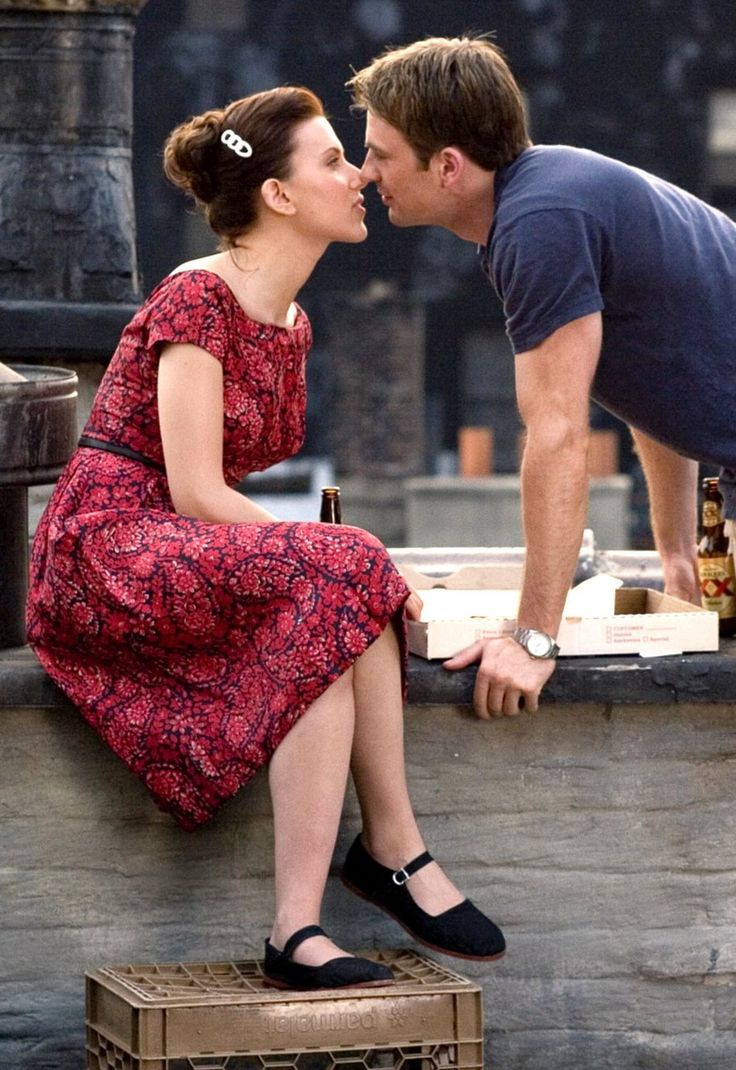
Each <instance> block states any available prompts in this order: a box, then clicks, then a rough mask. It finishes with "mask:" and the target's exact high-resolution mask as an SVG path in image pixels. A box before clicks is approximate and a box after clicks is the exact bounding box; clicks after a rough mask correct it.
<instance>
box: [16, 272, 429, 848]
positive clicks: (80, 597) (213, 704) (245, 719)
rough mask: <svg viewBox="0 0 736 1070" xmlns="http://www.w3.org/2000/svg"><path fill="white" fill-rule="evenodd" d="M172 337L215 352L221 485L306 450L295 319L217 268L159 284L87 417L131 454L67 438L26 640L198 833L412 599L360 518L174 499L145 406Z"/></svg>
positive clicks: (304, 346) (101, 436)
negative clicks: (209, 517)
mask: <svg viewBox="0 0 736 1070" xmlns="http://www.w3.org/2000/svg"><path fill="white" fill-rule="evenodd" d="M166 342H190V343H193V344H195V345H198V346H201V347H202V348H203V349H206V350H207V351H208V352H209V353H211V354H212V356H214V357H215V358H216V359H217V360H218V361H220V363H221V364H222V367H223V373H224V405H225V426H224V460H223V468H224V473H225V478H226V481H227V482H228V484H229V485H231V486H232V485H234V484H236V483H238V482H239V481H240V480H241V479H242V478H243V477H244V476H245V475H246V474H247V473H248V472H253V471H257V470H261V469H264V468H267V467H268V466H269V465H271V464H274V463H275V462H276V461H279V460H282V459H284V458H285V457H289V456H291V455H292V454H294V453H295V452H296V451H297V450H298V449H299V447H300V445H301V443H302V440H303V436H304V412H305V376H304V366H305V361H306V356H307V353H308V350H309V346H310V344H311V329H310V326H309V321H308V320H307V317H306V316H305V314H304V312H302V310H301V309H299V311H298V318H297V322H296V324H295V326H294V327H293V328H291V329H287V328H280V327H275V326H266V325H263V324H260V323H256V322H254V321H253V320H251V319H249V318H248V317H247V316H246V314H245V313H244V312H243V310H242V308H241V307H240V305H239V304H238V303H237V301H236V300H235V297H234V295H233V294H232V292H231V290H230V289H229V287H228V286H227V284H226V283H225V282H224V281H223V280H222V279H220V278H219V276H217V275H214V274H212V273H211V272H208V271H184V272H181V273H179V274H175V275H170V276H168V277H167V278H166V279H164V280H163V282H161V283H160V284H159V285H158V286H157V287H156V289H155V290H154V291H153V293H152V294H151V295H150V297H149V299H148V300H147V301H146V302H145V304H144V305H143V306H142V307H141V309H140V310H139V311H138V313H137V314H136V316H135V317H134V319H133V320H132V321H131V323H130V324H129V326H128V327H127V328H126V330H125V331H124V333H123V336H122V338H121V341H120V344H119V346H118V349H117V350H116V352H115V355H114V356H113V358H112V360H111V362H110V365H109V367H108V369H107V372H106V374H105V376H104V378H103V381H102V383H101V385H100V389H99V391H98V394H97V397H96V398H95V401H94V404H93V407H92V411H91V414H90V417H89V420H88V422H87V425H86V427H85V429H84V434H85V436H88V437H91V438H93V439H94V440H97V441H100V442H102V443H110V444H113V445H114V446H115V447H116V448H118V449H120V448H122V449H123V450H128V451H133V454H134V456H133V457H130V456H123V455H121V454H120V453H112V452H107V451H104V450H102V449H98V448H89V447H84V446H80V448H79V449H77V451H76V453H75V454H74V456H73V457H72V459H71V461H70V462H69V464H68V466H67V468H66V469H65V471H64V473H63V474H62V476H61V478H60V480H59V482H58V484H57V486H56V488H55V491H54V494H53V496H52V498H51V501H50V502H49V505H48V508H47V510H46V512H45V514H44V516H43V518H42V520H41V523H40V525H39V528H38V531H37V533H36V537H35V539H34V545H33V553H32V563H31V590H30V595H29V599H28V639H29V642H30V644H31V645H32V647H33V648H34V650H35V651H36V653H37V655H38V657H39V659H40V660H41V662H42V664H43V665H44V667H45V669H46V671H47V672H48V674H49V675H50V676H51V678H52V679H53V680H54V681H55V682H56V683H57V684H58V685H59V687H61V689H62V690H63V691H64V692H65V693H66V694H67V695H68V696H69V697H70V699H71V700H72V702H74V703H75V705H76V706H78V708H79V709H80V710H81V712H82V714H83V715H84V716H85V718H86V719H87V720H88V721H89V723H90V724H91V725H92V726H93V728H94V729H95V730H96V731H97V732H98V733H99V734H100V735H101V736H102V738H103V739H104V740H105V742H106V743H108V744H109V746H110V747H111V748H112V749H113V750H114V751H115V753H116V754H117V755H118V756H119V757H120V758H122V759H123V761H124V762H126V764H127V765H128V766H129V767H130V768H131V769H132V770H133V771H134V772H135V773H136V774H137V775H138V776H139V777H140V778H141V779H142V780H143V782H144V784H145V785H146V787H147V788H148V789H149V791H150V792H151V794H152V795H153V797H154V799H155V800H156V802H157V803H158V804H159V806H161V807H162V809H164V810H167V811H169V812H171V813H172V814H173V815H174V817H175V818H176V819H177V820H178V821H179V823H180V824H181V825H183V826H184V827H185V828H194V827H196V826H197V825H199V824H201V823H202V822H204V821H206V820H208V818H210V817H211V816H212V814H213V813H214V812H215V810H216V809H217V807H218V806H219V805H220V804H221V803H222V802H223V801H224V800H226V799H227V798H229V797H230V796H231V795H233V794H234V792H236V791H237V790H238V788H240V787H241V786H242V785H243V784H244V783H245V782H246V781H247V780H248V779H249V778H250V777H251V776H253V774H254V773H255V772H256V770H257V769H259V768H260V767H261V766H262V765H264V764H265V763H266V762H267V761H268V760H269V758H270V756H271V754H272V753H273V751H274V750H275V749H276V747H277V746H278V745H279V743H280V742H281V740H282V739H283V738H284V736H285V735H286V733H287V732H288V731H289V729H290V728H291V727H292V725H293V724H294V723H295V722H296V720H297V719H298V718H299V717H300V716H301V714H303V713H304V712H305V710H306V709H307V708H308V707H309V706H310V705H311V704H312V703H313V702H314V701H315V699H316V698H318V696H319V695H320V694H321V693H322V692H323V691H324V690H325V689H326V688H327V687H328V686H329V684H330V683H332V682H333V681H334V680H335V679H336V678H337V677H338V676H340V675H341V674H342V673H343V672H345V670H346V669H347V668H348V667H349V666H350V665H351V664H352V663H353V662H354V661H355V660H356V658H357V657H359V656H360V654H362V653H363V652H364V651H365V649H366V648H367V647H368V646H369V644H370V643H371V642H373V640H375V639H376V638H377V636H378V635H379V634H380V633H381V631H382V630H383V628H384V627H385V626H386V624H387V623H388V622H389V621H390V620H391V619H392V618H394V617H395V616H396V615H397V614H399V611H400V609H401V607H402V605H403V602H404V600H405V599H406V597H407V593H408V592H407V589H406V586H405V584H404V582H403V580H402V579H401V577H400V576H399V574H398V573H397V571H396V569H395V568H394V566H393V565H392V563H391V561H390V559H389V557H388V554H387V553H386V550H385V549H384V547H383V546H382V545H381V543H380V542H378V540H377V539H375V538H374V537H373V536H372V535H369V534H368V533H367V532H365V531H362V530H360V529H358V528H352V527H348V526H344V525H340V526H338V525H331V524H319V523H293V522H292V523H285V522H273V523H250V524H214V523H208V522H205V521H202V520H195V519H192V518H191V517H186V516H181V515H179V514H178V513H176V512H175V511H174V507H173V505H172V502H171V497H170V495H169V488H168V484H167V481H166V475H165V470H164V468H163V453H162V448H161V438H160V433H159V426H158V412H157V405H156V377H157V368H158V354H159V351H160V347H161V345H162V343H166ZM193 449H196V444H193ZM139 457H142V458H145V461H144V460H141V459H138V458H139ZM146 462H147V463H146Z"/></svg>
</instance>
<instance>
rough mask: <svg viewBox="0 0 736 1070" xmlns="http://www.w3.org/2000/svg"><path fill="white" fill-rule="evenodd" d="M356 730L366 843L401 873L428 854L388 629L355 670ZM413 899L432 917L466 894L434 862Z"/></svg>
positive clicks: (415, 885)
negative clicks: (408, 767)
mask: <svg viewBox="0 0 736 1070" xmlns="http://www.w3.org/2000/svg"><path fill="white" fill-rule="evenodd" d="M353 693H354V695H355V729H354V732H353V750H352V757H351V770H352V774H353V779H354V781H355V787H356V790H357V793H358V799H359V802H360V809H361V814H362V817H363V842H364V844H365V846H366V849H367V850H368V851H369V852H370V854H371V855H373V857H374V858H375V859H376V861H378V862H380V863H381V864H382V865H384V866H391V867H392V868H396V869H398V868H399V867H401V866H403V865H405V863H407V862H409V861H411V859H412V858H415V857H416V856H417V855H418V854H421V853H422V851H424V850H425V845H424V840H423V839H422V835H421V833H420V831H419V828H418V826H417V822H416V818H415V817H414V811H413V809H412V805H411V801H410V799H409V790H408V787H407V783H406V771H405V768H404V711H403V704H402V695H401V666H400V657H399V647H398V642H397V639H396V633H395V631H394V628H393V626H392V625H391V624H389V625H387V627H386V628H385V629H384V631H383V632H382V634H381V635H380V636H379V637H378V639H377V640H376V641H375V642H374V643H373V644H372V645H371V646H370V647H368V649H367V650H366V652H365V653H364V654H363V655H362V656H361V657H360V658H358V660H357V661H356V662H355V664H354V666H353ZM411 895H412V898H413V899H414V901H415V902H416V903H417V904H418V906H420V907H421V908H422V909H423V910H425V911H426V912H427V913H428V914H440V913H442V912H443V911H445V910H448V909H449V908H450V907H452V906H455V905H456V904H457V903H460V902H461V901H462V900H463V898H464V896H463V895H462V894H461V893H460V892H459V891H458V889H457V888H456V887H455V886H454V884H453V883H452V882H451V881H450V879H449V878H448V877H447V876H446V875H445V873H443V871H442V870H441V869H440V867H439V866H438V865H437V864H436V863H433V864H431V865H428V866H425V867H423V868H422V869H420V870H419V871H418V872H417V873H415V874H414V875H413V877H412V879H411Z"/></svg>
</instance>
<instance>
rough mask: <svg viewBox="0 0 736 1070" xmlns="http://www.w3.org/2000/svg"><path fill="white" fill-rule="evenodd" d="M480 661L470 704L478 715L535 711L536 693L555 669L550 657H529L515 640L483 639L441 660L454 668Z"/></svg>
mask: <svg viewBox="0 0 736 1070" xmlns="http://www.w3.org/2000/svg"><path fill="white" fill-rule="evenodd" d="M474 661H480V666H479V668H478V675H477V677H476V680H475V693H474V695H473V706H474V708H475V712H476V713H477V715H478V716H479V717H483V718H484V719H486V720H487V719H489V718H490V717H502V716H506V717H515V716H516V715H517V714H518V713H520V712H521V710H522V709H524V710H527V711H528V712H529V713H536V711H537V708H538V705H539V692H540V691H541V690H542V688H543V687H544V685H545V684H546V683H547V681H548V680H549V678H550V676H551V675H552V673H553V672H554V671H555V661H554V659H553V658H532V657H530V656H529V654H527V652H526V650H524V649H523V647H521V646H519V644H518V643H517V642H516V640H515V639H511V638H510V637H506V636H504V638H502V639H486V640H481V641H479V642H477V643H473V645H472V646H469V647H466V648H465V650H461V651H460V653H459V654H456V655H455V657H454V658H450V659H449V661H445V662H444V663H443V667H444V668H445V669H450V670H452V671H455V670H457V669H464V668H466V667H467V666H468V665H472V663H473V662H474Z"/></svg>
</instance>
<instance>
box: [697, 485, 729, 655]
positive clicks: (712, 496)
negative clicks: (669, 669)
mask: <svg viewBox="0 0 736 1070" xmlns="http://www.w3.org/2000/svg"><path fill="white" fill-rule="evenodd" d="M703 491H704V493H705V498H704V500H703V537H702V538H701V540H700V542H699V544H698V577H699V579H700V602H701V605H702V606H703V609H713V610H715V611H716V612H717V613H718V618H719V622H718V630H719V632H720V634H721V635H733V634H734V633H736V578H735V577H734V563H733V557H732V556H731V554H730V553H729V545H728V536H727V535H726V534H725V521H724V519H723V496H722V495H721V492H720V490H719V489H718V480H717V479H704V480H703Z"/></svg>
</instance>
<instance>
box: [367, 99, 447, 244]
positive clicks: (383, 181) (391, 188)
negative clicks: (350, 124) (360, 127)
mask: <svg viewBox="0 0 736 1070" xmlns="http://www.w3.org/2000/svg"><path fill="white" fill-rule="evenodd" d="M365 122H366V126H365V146H366V149H367V152H366V157H365V160H364V161H363V167H362V168H361V172H360V177H361V179H362V180H363V182H364V183H367V182H375V184H376V188H377V189H378V192H379V193H380V195H381V199H382V201H383V203H384V204H385V205H386V207H387V208H388V217H389V219H390V220H391V222H392V223H393V224H394V225H395V226H397V227H414V226H418V225H422V224H424V225H428V224H433V223H436V222H437V210H438V207H439V205H438V192H439V190H438V186H437V181H436V175H435V173H434V170H433V168H432V161H430V165H429V169H427V170H424V169H423V168H422V165H421V163H420V162H419V160H418V159H417V156H416V153H415V152H414V150H413V148H412V147H411V145H410V144H409V142H408V141H407V140H406V139H405V138H404V135H403V134H401V133H400V132H399V131H398V130H397V129H396V127H395V126H391V125H390V124H389V123H387V122H385V120H383V119H379V117H378V116H377V115H373V114H372V113H371V112H370V111H369V112H367V113H366V120H365Z"/></svg>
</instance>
